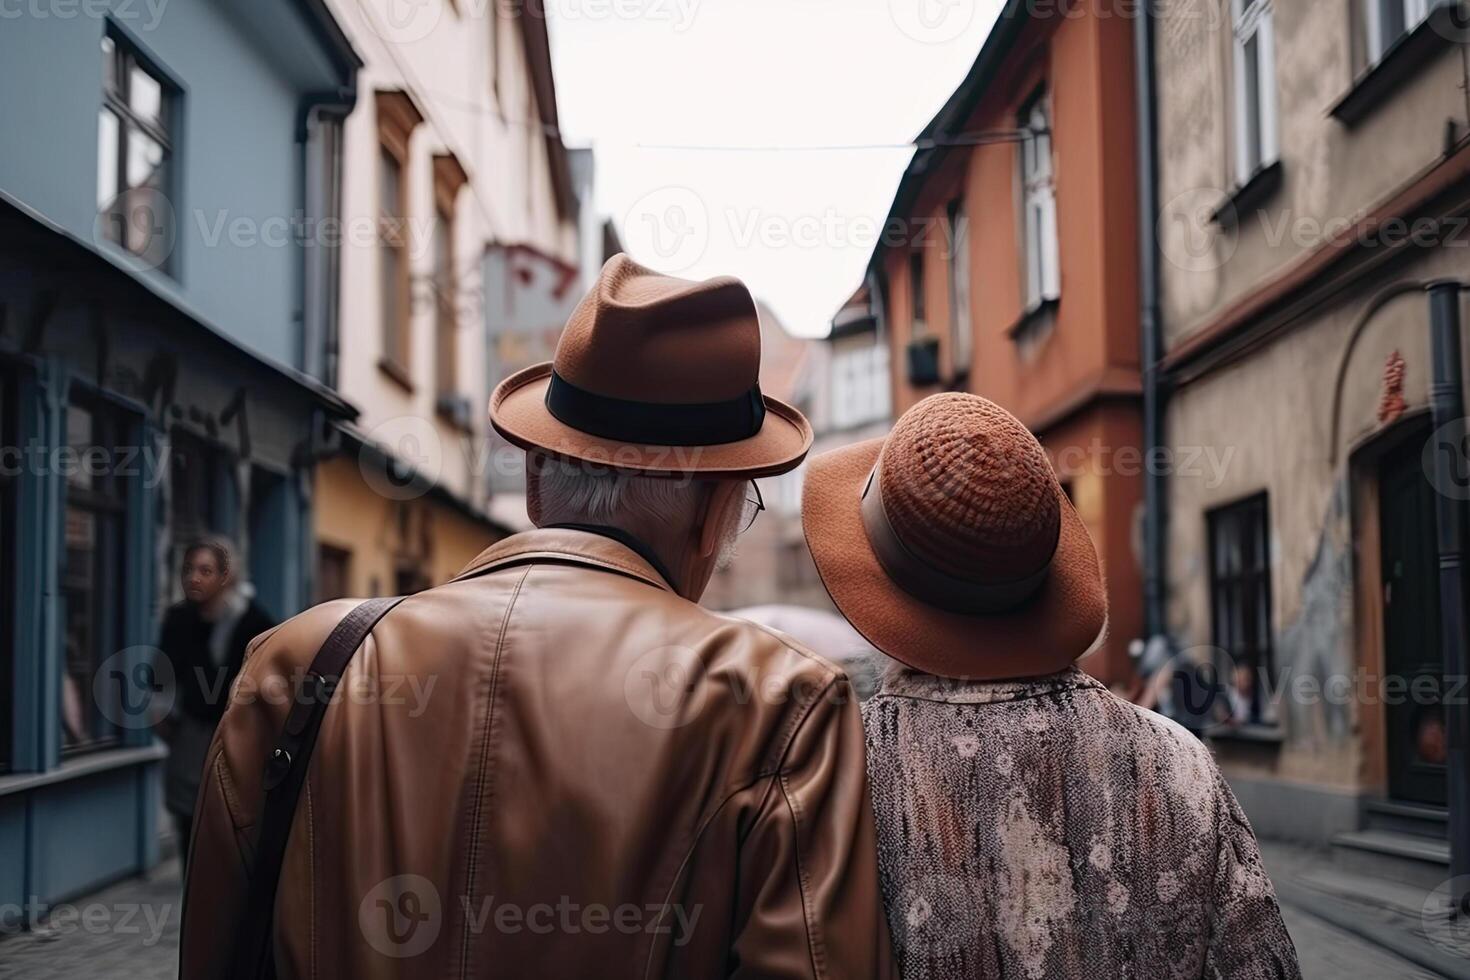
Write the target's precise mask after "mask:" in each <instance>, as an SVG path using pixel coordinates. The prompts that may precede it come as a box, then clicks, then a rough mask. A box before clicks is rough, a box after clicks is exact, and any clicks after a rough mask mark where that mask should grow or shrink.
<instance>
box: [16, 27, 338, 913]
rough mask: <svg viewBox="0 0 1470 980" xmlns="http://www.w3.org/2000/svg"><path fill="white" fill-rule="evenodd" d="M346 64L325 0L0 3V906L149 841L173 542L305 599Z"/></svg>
mask: <svg viewBox="0 0 1470 980" xmlns="http://www.w3.org/2000/svg"><path fill="white" fill-rule="evenodd" d="M359 67H361V63H360V61H359V60H358V58H357V56H356V55H355V54H354V52H353V51H352V49H351V46H350V45H349V44H348V42H347V40H346V38H345V36H344V35H343V33H342V32H341V30H340V28H339V26H338V25H337V24H336V22H335V21H334V20H333V19H332V16H331V15H330V13H329V12H328V11H327V9H326V7H325V5H324V4H323V3H322V0H251V2H249V3H239V2H230V0H170V2H168V3H165V4H158V3H143V2H140V0H110V2H102V0H95V2H83V3H78V4H75V5H61V4H54V5H50V6H49V7H48V6H46V5H26V6H25V7H24V8H22V7H16V8H13V9H12V10H11V11H7V12H6V13H4V14H3V15H0V91H3V92H4V95H3V96H0V447H3V459H0V580H3V585H0V920H3V921H0V929H3V928H6V927H12V926H13V925H15V924H16V922H17V920H18V921H20V922H24V921H26V920H30V919H33V918H34V917H35V916H37V915H39V914H41V913H42V912H43V911H44V909H45V907H46V906H47V905H48V904H51V903H55V902H58V901H64V900H66V899H68V898H70V897H72V896H75V895H79V894H82V893H84V892H86V891H89V890H91V889H94V888H96V887H97V886H99V885H101V884H103V883H105V882H107V881H109V880H112V879H115V878H118V877H121V876H125V875H128V874H131V873H136V872H138V871H141V870H144V869H146V868H148V867H149V866H151V865H152V864H153V863H155V862H156V861H157V860H158V857H159V849H160V843H159V839H160V838H159V831H160V827H159V820H158V815H159V812H160V803H159V798H160V772H161V761H162V758H163V755H164V750H163V748H162V747H161V746H160V745H159V744H157V743H156V741H155V739H154V737H153V735H152V733H151V731H150V728H149V726H148V722H149V720H150V719H149V716H148V711H147V710H145V709H144V708H143V706H142V704H141V703H140V701H139V692H140V690H142V689H143V687H146V686H148V684H149V683H151V680H152V675H151V674H149V673H148V669H149V665H150V664H151V662H152V659H153V651H152V650H151V648H150V645H151V644H153V643H154V642H155V640H156V635H157V629H158V623H159V619H160V616H161V614H162V612H163V610H164V609H165V608H166V606H167V605H168V604H169V603H170V602H172V601H173V600H174V598H175V597H176V596H177V594H178V586H177V584H176V569H177V567H178V562H179V558H180V552H181V549H182V547H183V546H184V545H185V544H186V543H187V542H188V541H189V540H191V539H192V538H194V537H196V536H197V535H199V534H201V533H204V532H217V533H224V534H227V535H229V536H231V537H232V538H233V539H234V540H235V541H236V543H237V545H238V547H239V549H240V551H241V554H242V557H243V562H242V563H243V565H244V566H245V569H246V572H247V574H248V576H249V578H250V580H251V582H252V583H253V585H254V587H255V591H256V596H257V601H258V602H259V603H260V604H261V605H262V606H263V607H264V608H265V609H267V610H268V611H269V612H270V613H272V614H273V615H274V616H275V617H277V618H284V617H286V616H289V615H291V614H293V613H295V612H296V611H298V610H299V609H301V608H303V607H304V606H305V605H306V604H307V603H308V601H309V599H310V595H311V587H312V583H311V582H310V581H309V574H310V569H311V568H312V565H313V562H312V560H311V559H312V557H313V555H314V543H313V541H312V502H311V494H310V490H311V486H312V478H311V477H312V468H313V466H314V465H315V463H316V461H317V460H319V459H321V458H323V457H324V456H325V455H327V454H329V453H330V452H331V451H332V449H333V446H332V437H331V433H332V432H333V430H334V427H333V423H334V421H337V420H341V419H350V418H351V417H352V415H353V414H354V413H353V410H352V409H351V407H350V406H348V405H347V404H346V403H344V402H343V401H342V400H341V399H340V398H339V397H337V396H336V395H335V393H334V392H333V390H332V388H331V387H330V385H329V383H328V382H330V380H331V379H330V378H328V377H326V372H327V371H328V370H329V368H328V365H329V364H330V360H331V357H330V351H331V350H332V349H334V345H335V332H336V323H335V309H336V293H335V289H336V287H335V282H336V280H337V269H336V265H335V249H334V248H333V247H331V238H330V234H331V231H332V226H333V222H334V220H335V219H336V217H337V215H336V208H337V201H338V199H339V198H338V193H339V188H340V173H341V170H340V132H341V120H342V118H343V117H344V116H345V115H346V114H347V113H349V112H350V111H351V110H352V107H353V102H354V93H355V90H356V72H357V69H358V68H359ZM43 80H44V81H43ZM140 685H141V686H140ZM155 707H156V706H155Z"/></svg>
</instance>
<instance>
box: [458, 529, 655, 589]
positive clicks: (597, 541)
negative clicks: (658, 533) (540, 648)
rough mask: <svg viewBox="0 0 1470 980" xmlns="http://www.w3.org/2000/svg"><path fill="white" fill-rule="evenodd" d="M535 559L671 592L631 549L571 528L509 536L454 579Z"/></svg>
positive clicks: (487, 550)
mask: <svg viewBox="0 0 1470 980" xmlns="http://www.w3.org/2000/svg"><path fill="white" fill-rule="evenodd" d="M537 559H545V560H548V561H560V562H571V563H573V564H577V565H587V566H589V567H592V568H600V569H603V570H605V571H609V572H618V573H620V574H623V575H627V576H629V577H630V578H636V579H639V580H640V581H643V582H647V583H648V584H649V585H652V586H655V587H657V588H660V589H663V590H664V591H666V592H672V591H674V587H673V586H672V585H670V584H669V582H668V581H667V580H666V579H665V578H664V577H663V575H662V574H660V572H659V570H658V569H657V568H655V567H654V565H653V564H652V563H651V562H649V560H648V559H647V558H645V557H643V555H641V554H639V553H638V551H637V550H635V549H634V548H631V547H629V546H628V545H627V544H625V543H623V542H622V541H619V540H616V539H615V538H612V537H609V536H608V535H606V534H602V533H598V532H596V531H588V530H582V529H580V528H571V527H545V528H537V529H535V530H532V531H523V532H521V533H520V534H512V535H511V536H510V537H508V538H506V539H504V540H502V541H497V542H495V543H494V544H492V545H491V546H490V547H488V548H486V549H485V550H484V551H482V552H480V553H479V554H478V555H476V556H475V558H474V559H473V560H472V561H471V562H470V563H469V564H468V565H466V566H465V567H464V568H463V569H461V570H460V573H459V574H458V575H456V576H455V577H454V578H455V580H458V579H462V578H467V577H469V576H471V575H473V574H475V573H477V572H481V571H484V570H485V569H487V568H489V567H491V566H492V565H509V564H524V563H526V562H531V561H535V560H537Z"/></svg>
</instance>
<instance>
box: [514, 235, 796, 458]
mask: <svg viewBox="0 0 1470 980" xmlns="http://www.w3.org/2000/svg"><path fill="white" fill-rule="evenodd" d="M760 361H761V333H760V319H759V314H758V313H757V312H756V306H755V300H754V299H753V298H752V297H751V295H750V291H749V290H748V289H746V287H745V285H744V284H743V283H742V282H740V280H738V279H735V278H732V277H730V276H721V277H719V278H715V279H709V280H706V281H704V282H692V281H690V280H687V279H677V278H674V277H672V276H665V275H660V274H658V273H656V272H653V271H651V270H649V269H645V268H644V267H643V266H640V265H639V264H637V263H636V262H634V261H633V260H632V259H630V258H628V257H627V256H626V255H622V254H619V255H615V256H613V257H612V258H611V259H609V260H608V262H607V264H606V265H605V266H603V269H602V273H601V275H600V276H599V277H598V280H597V283H596V285H594V286H593V287H592V290H591V291H590V292H589V293H588V294H587V295H586V297H584V298H583V300H582V302H581V303H579V304H578V305H577V308H576V309H575V310H574V311H573V312H572V315H571V318H570V319H569V320H568V321H567V325H566V328H565V329H564V330H563V331H562V334H561V339H560V340H559V341H558V343H557V346H556V355H555V358H554V359H553V360H552V361H551V362H549V363H544V364H537V365H534V366H532V367H529V368H526V369H525V370H523V371H519V372H517V373H516V374H513V375H511V376H510V377H508V378H506V379H505V380H504V381H502V382H501V383H500V384H499V385H498V386H496V388H495V391H494V393H493V394H492V395H491V396H490V422H491V424H492V425H493V426H494V427H495V429H496V431H497V432H499V433H500V434H501V435H502V436H504V437H505V438H506V439H507V440H509V441H510V442H511V443H513V444H515V445H517V446H520V447H521V448H523V449H526V450H531V451H539V452H542V453H545V454H547V455H551V456H556V457H560V458H562V459H569V460H574V461H581V462H585V463H589V464H594V465H598V466H608V467H611V468H614V469H620V470H629V471H633V472H639V473H646V474H654V475H679V474H688V475H695V476H701V477H728V478H746V477H757V476H773V475H775V474H778V473H785V472H786V471H788V470H792V469H795V468H796V467H797V466H798V465H800V463H801V461H802V459H804V458H805V456H806V454H807V451H808V450H809V449H810V448H811V444H812V429H811V425H810V424H809V423H808V422H807V420H806V419H805V418H804V417H803V416H802V414H801V413H800V412H798V411H797V410H796V409H795V408H792V407H791V406H790V405H786V404H784V403H783V402H780V401H778V400H777V399H775V398H770V397H768V396H766V395H763V394H762V393H761V390H760V384H759V375H760Z"/></svg>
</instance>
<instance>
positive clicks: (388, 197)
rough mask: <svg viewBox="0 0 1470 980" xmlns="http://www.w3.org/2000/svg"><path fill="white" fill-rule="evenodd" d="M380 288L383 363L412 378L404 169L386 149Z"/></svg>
mask: <svg viewBox="0 0 1470 980" xmlns="http://www.w3.org/2000/svg"><path fill="white" fill-rule="evenodd" d="M378 179H379V183H378V289H379V296H378V300H379V304H380V306H379V314H380V316H381V317H382V337H383V362H384V365H385V366H386V367H388V368H390V369H391V370H392V372H396V376H397V377H399V378H400V380H402V381H404V382H407V380H408V378H409V373H408V371H409V350H410V337H409V313H410V309H409V286H408V242H407V240H406V239H407V236H406V234H405V231H406V229H405V223H404V220H403V212H404V211H405V210H406V209H405V208H404V204H403V166H402V164H400V163H399V161H398V157H396V156H395V155H394V154H393V153H392V152H390V151H389V150H388V149H387V148H386V147H385V148H384V149H383V150H382V151H381V153H380V154H379V163H378Z"/></svg>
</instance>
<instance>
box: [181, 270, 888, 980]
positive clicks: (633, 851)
mask: <svg viewBox="0 0 1470 980" xmlns="http://www.w3.org/2000/svg"><path fill="white" fill-rule="evenodd" d="M759 367H760V327H759V323H758V320H757V314H756V309H755V304H754V301H753V299H752V298H751V295H750V293H749V292H748V291H747V290H746V288H745V286H744V285H742V284H741V283H740V282H738V281H737V280H735V279H731V278H728V277H727V278H719V279H714V280H710V281H707V282H688V281H685V280H681V279H674V278H670V277H666V276H660V275H656V274H654V273H652V272H650V271H648V270H647V269H644V268H641V267H640V266H638V265H636V264H634V263H633V262H631V261H630V260H628V259H627V258H626V257H624V256H615V257H614V258H613V259H611V260H610V261H609V262H608V264H607V266H606V267H605V268H604V269H603V271H602V275H601V277H600V279H599V280H598V282H597V283H596V285H595V287H594V288H593V290H592V291H591V293H590V294H589V295H588V296H587V297H586V298H585V299H584V300H583V301H582V302H581V304H580V305H579V306H578V307H577V309H576V310H575V311H574V313H573V314H572V316H571V319H570V321H569V322H568V323H567V326H566V329H565V330H564V332H563V333H562V336H561V340H560V343H559V344H558V346H557V350H556V359H555V361H554V362H552V363H550V364H542V365H537V366H535V367H532V368H528V369H526V370H524V371H521V372H519V373H517V374H515V375H512V376H511V377H510V378H508V379H506V380H505V381H503V382H502V383H501V384H500V386H499V387H498V388H497V389H496V391H495V393H494V394H493V396H492V398H491V404H490V418H491V421H492V423H493V424H494V425H495V427H496V429H497V430H499V431H500V433H501V434H502V435H504V436H505V437H506V438H507V439H508V440H510V442H512V443H513V444H515V445H517V446H519V447H521V448H523V449H525V450H527V451H528V453H529V454H530V456H529V461H528V462H529V465H528V467H527V469H528V475H527V480H528V487H527V491H528V511H529V516H530V518H531V520H532V522H533V523H534V524H535V525H536V530H532V531H528V532H526V533H523V534H517V535H514V536H512V537H510V538H507V539H506V540H504V541H501V542H499V543H497V544H495V545H493V546H491V547H490V548H489V549H487V550H486V551H485V552H484V553H483V554H481V555H480V556H479V557H478V558H476V559H475V560H474V561H473V562H471V563H470V565H468V566H467V567H466V568H465V570H464V571H463V572H461V573H460V575H459V576H458V577H457V578H455V579H454V580H452V581H451V582H449V583H448V584H446V585H443V586H440V587H438V588H434V589H430V590H428V591H425V592H419V593H417V594H415V595H412V596H410V597H408V598H406V599H404V600H403V601H402V602H401V603H400V604H398V605H397V606H394V607H393V608H392V609H391V610H390V611H388V612H387V613H386V614H385V615H383V617H382V618H381V619H379V620H378V621H377V622H376V625H375V626H373V628H372V632H371V634H370V635H369V636H368V638H367V640H366V642H365V643H364V644H363V645H362V648H361V649H360V650H359V651H358V652H357V654H356V655H355V657H354V658H353V659H352V660H350V662H349V663H348V666H347V668H346V671H345V673H343V675H342V678H341V682H340V683H341V686H342V687H344V688H348V689H350V690H352V691H354V692H363V693H357V694H355V695H354V696H348V697H342V698H340V699H333V702H332V703H331V705H330V707H329V708H328V710H327V711H326V713H325V716H324V721H323V724H322V726H321V729H320V736H319V739H318V741H317V743H316V746H315V751H314V753H313V755H312V760H311V765H310V769H309V770H308V772H309V778H308V781H307V783H306V784H305V790H306V792H305V795H304V796H303V798H302V800H301V803H300V804H299V806H298V808H297V810H296V811H295V820H296V823H295V832H294V833H292V835H291V836H290V838H289V842H288V844H287V848H286V851H285V857H284V867H283V869H282V871H281V875H280V879H279V881H280V887H279V892H278V893H276V895H275V897H274V905H273V907H271V908H266V909H263V910H262V909H260V908H259V907H258V906H256V905H249V906H247V901H249V900H250V895H251V892H250V887H249V885H250V878H251V875H252V873H253V871H254V869H253V868H252V865H251V861H250V858H249V854H250V847H249V843H250V842H251V841H252V840H253V839H255V838H254V827H255V825H256V823H257V820H258V815H259V814H260V813H261V801H262V796H263V793H262V784H263V780H262V762H263V760H265V759H266V758H267V756H268V755H270V754H271V746H272V744H273V740H274V739H275V738H276V737H277V734H278V733H279V732H281V730H282V728H283V724H284V723H285V721H286V717H287V709H286V707H285V706H278V705H274V704H272V703H270V700H269V699H252V700H249V701H246V700H243V699H242V700H238V701H237V702H236V703H235V704H234V705H232V707H231V708H230V710H229V712H228V713H227V714H226V715H225V719H224V722H223V724H222V726H221V732H220V737H219V739H218V740H217V742H216V745H217V746H218V755H217V757H216V761H215V762H214V764H212V765H211V766H210V768H209V782H208V783H207V785H206V787H205V791H204V794H203V797H202V799H203V801H204V808H203V811H202V812H201V813H200V815H199V818H198V824H197V827H196V835H197V836H196V841H195V851H196V853H195V857H194V861H193V863H192V866H191V867H190V870H189V878H188V883H187V889H188V890H187V895H188V898H187V906H186V909H185V917H184V928H183V951H182V976H183V978H184V980H204V978H209V980H214V978H218V977H221V976H226V975H229V974H230V970H231V964H233V963H235V962H236V961H237V959H238V958H239V957H240V956H241V955H242V952H241V951H240V950H238V949H236V948H234V946H233V944H232V942H231V938H232V937H233V936H234V935H235V932H236V927H237V925H238V924H239V923H240V922H241V921H242V920H245V919H246V918H247V916H249V917H252V918H251V921H258V920H255V919H254V918H253V916H256V915H259V914H261V913H262V912H264V914H265V915H267V916H271V917H273V922H274V936H273V939H272V946H273V949H272V953H271V954H270V955H271V957H272V959H273V963H274V966H275V970H276V974H277V975H278V976H280V977H282V978H290V977H307V976H325V975H330V976H337V977H368V976H373V977H386V976H393V977H398V978H416V977H425V978H427V977H448V976H457V977H470V976H476V977H480V976H503V977H530V976H538V977H542V976H544V977H567V978H572V977H630V978H631V977H637V978H648V977H680V978H682V977H699V978H707V977H721V976H740V977H757V976H759V977H786V978H799V977H810V978H817V977H822V978H842V980H866V978H872V977H886V976H889V975H890V974H891V970H892V966H891V959H890V953H889V947H888V941H887V929H886V927H885V923H884V918H883V912H882V906H881V903H880V901H879V893H878V867H877V848H876V843H875V839H874V833H873V823H872V809H871V802H870V799H869V795H868V791H867V782H866V773H865V767H864V764H863V733H862V720H861V716H860V714H859V711H858V706H857V704H856V702H855V701H854V699H853V697H852V694H851V690H850V688H849V686H848V683H847V679H846V678H845V676H844V675H843V674H842V672H841V671H840V670H839V669H838V668H836V667H834V666H832V665H831V664H829V663H827V662H825V661H823V660H821V659H820V658H818V657H817V656H815V655H814V654H812V653H810V652H809V651H807V650H805V649H803V648H801V647H798V646H796V645H795V644H794V643H793V642H791V641H788V640H786V639H785V638H783V637H780V636H777V635H776V634H774V633H773V632H771V631H769V630H766V629H763V628H761V627H759V626H756V625H754V624H752V623H749V622H744V621H741V620H737V619H734V618H731V617H728V616H719V615H716V614H714V613H711V612H707V611H706V610H704V609H702V608H700V607H699V606H698V605H697V604H696V602H697V600H698V599H699V597H700V595H701V594H702V593H703V591H704V589H705V587H706V585H707V584H708V582H709V579H710V576H711V574H712V572H713V571H714V569H715V567H716V564H717V563H718V562H719V561H720V560H721V557H722V556H723V555H727V554H729V553H730V551H731V549H732V546H733V544H734V540H735V537H736V535H737V534H738V533H739V532H740V531H741V530H743V528H744V527H745V526H746V525H748V524H749V522H750V521H751V520H752V519H753V518H754V517H755V514H756V512H757V510H758V509H759V499H758V496H757V495H756V494H755V491H754V488H753V485H752V481H753V480H754V478H755V477H757V476H769V475H774V474H778V473H783V472H786V471H789V470H792V469H794V468H795V467H796V466H798V465H799V464H800V463H801V461H802V459H803V458H804V457H805V456H806V453H807V450H808V449H809V448H810V446H811V440H812V432H811V427H810V425H809V424H808V423H807V421H806V419H804V418H803V417H802V416H801V414H800V413H799V412H797V411H796V410H795V409H793V408H791V407H789V406H787V405H784V404H782V403H780V402H778V401H776V400H774V399H771V398H765V397H763V396H762V395H761V393H760V390H759V387H758V386H757V383H756V379H757V374H758V371H759ZM353 608H354V607H353V605H352V604H351V603H348V602H345V601H338V602H333V603H328V604H326V605H323V606H319V607H317V608H316V609H314V610H311V611H309V612H307V613H304V614H302V615H301V616H298V617H296V618H295V619H293V620H291V621H290V622H288V623H286V624H285V625H284V626H283V627H281V628H280V629H278V630H276V631H275V632H274V633H272V634H270V636H269V637H267V638H266V639H264V640H263V641H261V642H259V643H258V644H257V645H256V646H255V648H254V650H253V652H252V653H251V655H250V656H249V658H248V659H247V663H246V668H245V676H244V677H242V679H241V687H242V688H243V687H244V686H245V684H246V681H247V680H248V681H249V682H250V687H251V688H252V689H254V688H258V687H262V686H264V685H265V684H267V683H268V682H269V681H271V679H272V678H275V677H282V676H283V677H287V678H290V677H294V676H298V675H299V674H300V673H301V671H302V670H303V669H304V668H305V667H306V666H307V665H308V664H309V663H310V662H311V661H312V658H313V656H314V654H315V653H316V651H317V649H318V648H319V647H320V646H321V645H322V641H323V639H324V638H325V637H326V636H327V635H328V634H329V633H330V632H332V630H333V629H334V628H335V627H336V626H337V625H338V624H339V622H341V621H342V620H343V618H344V615H346V614H348V612H349V610H352V609H353ZM356 608H358V609H361V608H363V607H361V606H358V607H356ZM414 691H418V692H419V693H420V694H422V695H423V696H422V697H421V698H419V697H416V696H415V695H414V694H413V692H414ZM372 692H379V694H380V695H381V696H378V697H374V696H371V695H372ZM390 692H397V693H398V695H399V696H398V698H396V699H395V698H394V697H392V696H390ZM405 692H407V693H406V694H405ZM293 717H295V716H294V715H293ZM287 765H288V766H289V763H287ZM274 785H279V784H274ZM252 955H253V954H252Z"/></svg>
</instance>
